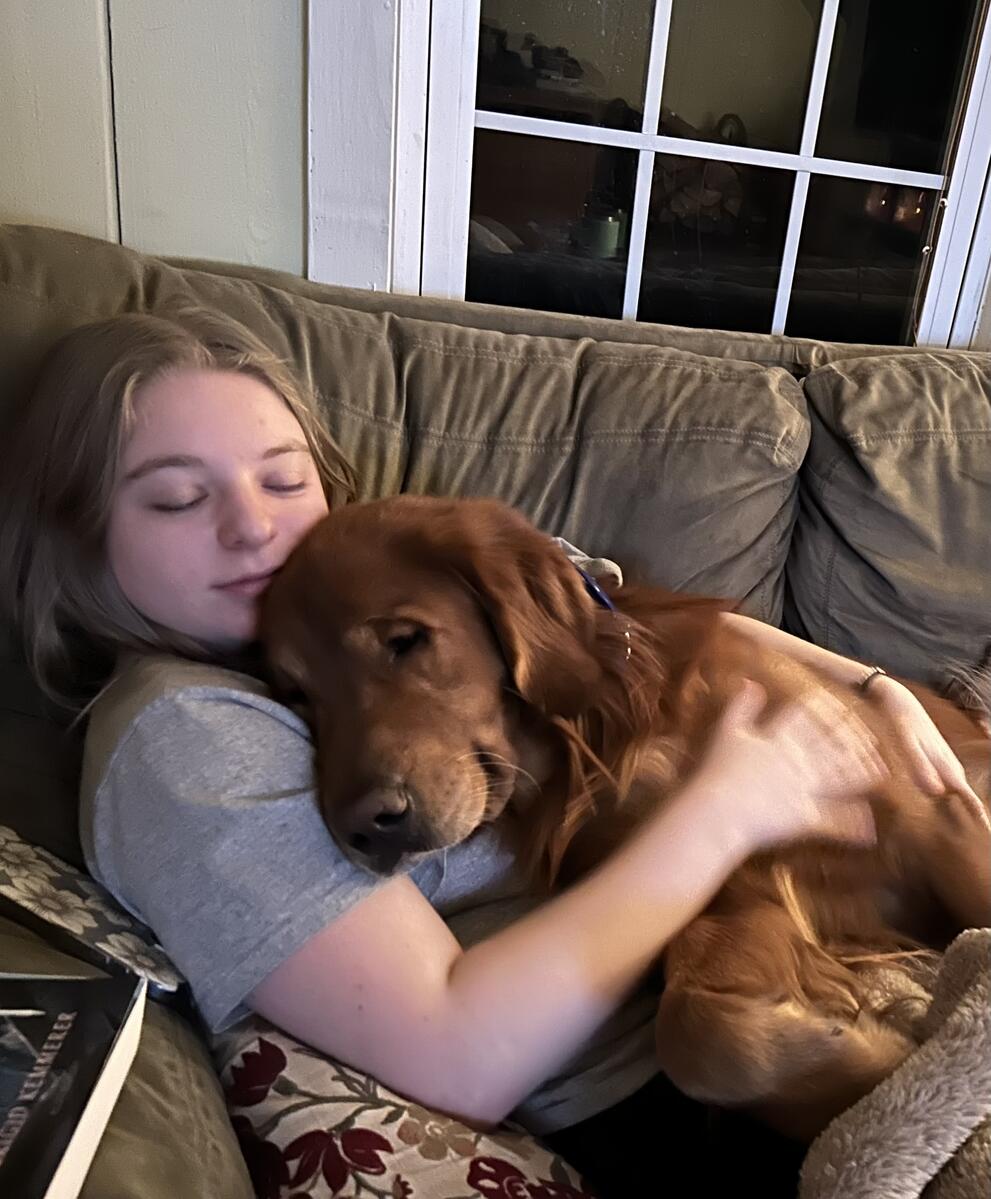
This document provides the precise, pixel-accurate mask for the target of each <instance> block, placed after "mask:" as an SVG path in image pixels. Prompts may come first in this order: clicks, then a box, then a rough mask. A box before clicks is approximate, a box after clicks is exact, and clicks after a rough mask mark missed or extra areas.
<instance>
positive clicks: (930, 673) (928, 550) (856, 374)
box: [787, 352, 991, 687]
mask: <svg viewBox="0 0 991 1199" xmlns="http://www.w3.org/2000/svg"><path fill="white" fill-rule="evenodd" d="M804 389H805V393H806V395H807V397H808V400H809V407H810V409H811V414H812V422H813V436H812V443H811V446H810V448H809V452H808V455H807V457H806V459H805V462H804V464H803V467H802V486H801V516H800V519H799V521H798V524H797V525H796V528H795V535H794V539H793V541H792V548H791V555H790V558H789V561H788V568H787V574H788V585H789V602H788V622H789V624H790V625H792V626H794V628H795V629H796V630H797V631H799V632H801V633H803V634H804V635H805V636H807V637H809V638H810V639H811V640H813V641H815V642H817V643H818V644H820V645H824V646H827V647H828V648H830V649H835V650H837V651H838V652H839V653H843V654H849V655H851V656H853V657H859V658H862V659H864V660H866V661H871V662H881V663H883V664H884V665H885V666H886V667H887V668H888V669H889V670H895V671H898V672H899V673H901V674H903V675H906V676H907V677H909V678H914V679H919V680H921V681H922V682H926V683H929V684H930V685H933V686H936V687H939V686H941V685H942V683H943V682H945V680H946V679H947V677H948V676H949V675H950V674H952V673H954V672H955V671H956V670H958V669H959V668H961V667H962V668H965V669H966V668H969V667H974V666H976V665H977V664H978V662H979V661H980V660H981V659H982V657H983V655H984V653H985V649H986V647H987V646H988V644H989V643H991V354H972V355H959V354H954V353H947V352H943V353H936V352H933V353H925V354H923V353H918V354H914V355H911V356H903V357H885V358H860V359H851V360H848V361H845V362H843V363H836V364H832V365H829V366H825V367H822V368H820V369H818V370H815V371H813V372H812V373H811V374H810V375H809V376H808V378H807V379H806V380H805V382H804Z"/></svg>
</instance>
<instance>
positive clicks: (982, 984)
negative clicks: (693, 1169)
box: [799, 929, 991, 1199]
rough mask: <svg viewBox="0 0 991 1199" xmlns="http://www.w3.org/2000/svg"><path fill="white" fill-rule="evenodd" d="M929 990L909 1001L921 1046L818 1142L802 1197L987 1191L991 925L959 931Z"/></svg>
mask: <svg viewBox="0 0 991 1199" xmlns="http://www.w3.org/2000/svg"><path fill="white" fill-rule="evenodd" d="M931 989H932V995H931V1001H930V996H929V995H928V994H926V993H925V992H921V991H917V992H915V993H914V994H909V995H906V996H905V1001H906V1002H905V1004H904V1005H903V1011H904V1012H906V1013H908V1015H907V1017H906V1018H907V1019H908V1020H909V1021H910V1022H911V1024H912V1025H913V1031H914V1032H915V1034H916V1037H917V1039H918V1040H919V1042H920V1044H919V1048H918V1049H917V1050H916V1051H915V1052H914V1053H913V1054H912V1055H911V1056H910V1057H909V1058H907V1059H906V1061H905V1062H903V1063H902V1065H901V1066H900V1067H899V1068H898V1070H896V1071H895V1073H894V1074H892V1075H891V1077H890V1078H887V1079H885V1081H884V1082H883V1083H881V1084H880V1086H878V1087H876V1088H875V1089H874V1091H872V1092H871V1094H869V1095H867V1096H865V1097H864V1098H863V1099H862V1100H861V1101H860V1102H859V1103H857V1104H856V1105H855V1106H854V1107H852V1108H850V1109H849V1111H846V1112H844V1113H843V1115H842V1116H840V1117H839V1118H838V1119H836V1120H834V1121H833V1123H832V1124H831V1125H830V1126H829V1127H828V1128H827V1129H826V1131H825V1132H823V1133H822V1135H821V1136H820V1137H819V1138H818V1139H817V1140H816V1141H815V1142H814V1143H813V1145H812V1147H811V1148H810V1150H809V1153H808V1156H807V1157H806V1159H805V1164H804V1166H803V1167H802V1181H801V1186H800V1188H799V1199H917V1197H918V1196H924V1199H989V1196H991V929H972V930H971V931H969V932H965V933H962V934H961V935H960V936H959V937H958V938H957V939H956V940H955V941H954V942H953V944H952V945H951V946H950V947H949V949H948V950H947V951H946V953H945V955H944V956H943V959H942V962H941V963H940V967H939V970H938V972H937V974H936V976H935V979H934V981H933V984H932V988H931ZM913 1009H914V1010H913Z"/></svg>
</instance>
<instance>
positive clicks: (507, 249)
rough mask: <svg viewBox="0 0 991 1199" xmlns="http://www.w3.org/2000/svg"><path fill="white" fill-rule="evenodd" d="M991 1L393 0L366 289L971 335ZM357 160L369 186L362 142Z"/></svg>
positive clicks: (983, 265)
mask: <svg viewBox="0 0 991 1199" xmlns="http://www.w3.org/2000/svg"><path fill="white" fill-rule="evenodd" d="M987 8H988V2H987V0H953V2H951V3H949V4H945V5H942V6H938V7H934V6H933V5H931V4H929V3H927V2H926V0H569V3H567V4H562V3H550V2H549V0H541V2H535V0H399V3H398V5H397V9H396V16H395V18H394V22H395V23H394V26H393V31H394V34H395V39H396V41H395V46H394V47H393V53H392V54H391V58H392V62H393V68H394V72H395V77H394V84H395V87H394V92H393V96H394V106H393V112H392V125H391V129H390V132H389V137H390V139H391V140H390V141H389V143H388V146H387V147H386V151H387V152H382V153H380V154H379V161H380V162H381V164H382V165H381V167H380V169H379V174H380V175H383V174H388V177H389V186H390V188H391V191H390V192H389V194H388V197H387V199H385V200H382V201H381V202H380V203H381V204H382V205H383V206H384V207H388V208H389V213H390V214H391V226H389V251H388V254H389V265H388V267H386V266H385V265H382V266H379V265H378V264H379V263H380V260H381V261H382V262H383V263H384V259H383V253H384V252H380V251H379V250H376V252H375V255H373V257H374V258H375V264H376V270H378V272H379V275H378V277H380V278H381V282H376V283H375V284H374V285H376V286H386V287H389V286H392V287H398V288H399V289H401V290H411V291H422V292H424V293H425V294H434V295H444V296H451V297H457V298H461V297H465V298H467V299H469V300H477V301H482V302H490V303H502V304H513V305H518V306H523V307H533V308H546V309H551V310H557V311H562V312H573V313H588V314H595V315H602V316H610V317H624V318H627V319H641V320H653V321H664V322H669V323H673V324H680V325H696V326H702V327H722V328H728V329H741V330H753V331H758V332H778V333H787V334H791V335H797V336H811V337H822V338H835V339H840V340H855V341H872V342H887V343H906V342H911V341H913V340H918V341H922V342H925V343H927V344H960V343H961V342H963V344H967V343H968V342H969V338H970V335H971V333H972V332H973V327H974V324H975V323H976V320H977V311H978V309H979V306H980V300H982V299H983V296H984V294H985V289H986V284H987V277H988V262H989V250H988V244H987V243H988V238H987V236H986V233H985V235H984V236H983V237H976V236H975V233H976V231H978V230H979V229H981V228H984V229H985V230H986V229H987V228H988V227H989V225H991V211H989V209H991V198H987V197H985V184H986V180H987V172H988V162H989V158H991V82H989V79H991V35H989V33H988V31H987ZM312 10H313V6H311V12H312ZM376 19H377V20H378V21H379V22H380V23H381V22H383V21H384V20H385V18H383V17H382V16H379V17H378V18H376ZM390 19H392V18H391V17H390ZM311 25H312V19H311ZM335 32H336V34H337V36H338V39H339V36H340V29H339V28H337V29H336V30H335ZM428 35H429V36H428ZM381 36H382V38H383V39H387V37H388V31H387V30H385V31H382V34H381ZM313 41H314V39H313V36H312V29H311V44H312V43H313ZM388 50H389V47H388V46H386V47H385V48H384V49H380V51H379V53H378V55H377V56H373V55H368V54H366V55H364V56H363V57H364V61H365V62H368V61H369V60H372V61H378V62H379V63H381V62H382V61H383V59H384V58H385V57H386V53H387V52H388ZM312 63H313V58H312V53H311V69H312ZM340 65H341V58H340V57H337V61H336V63H335V64H334V66H335V69H337V68H339V67H340ZM352 70H354V71H359V72H360V71H361V70H362V68H361V67H360V66H356V67H353V68H352ZM313 112H314V108H313V103H312V96H311V121H312V114H313ZM351 141H352V142H355V143H356V144H357V142H356V139H354V138H353V137H352V138H351ZM424 144H425V150H424V149H423V147H424ZM356 155H357V156H356V169H358V170H361V171H364V172H366V173H367V169H368V164H369V163H370V162H372V161H373V155H372V148H371V147H369V146H368V145H366V144H364V143H362V144H361V149H360V151H358V152H356ZM318 158H319V156H318ZM390 162H391V164H392V166H391V173H390V172H389V167H388V164H389V163H390ZM334 167H336V171H337V175H336V178H337V179H340V178H341V177H342V175H344V177H346V172H344V171H342V167H341V161H340V157H339V156H338V157H337V158H336V159H334V160H333V166H331V160H330V159H328V165H327V167H326V168H325V175H326V176H327V177H330V176H331V175H332V173H333V168H334ZM317 173H318V174H319V162H317ZM313 194H314V192H313V188H312V187H311V204H312V196H313ZM366 194H367V192H366ZM982 198H983V207H982ZM319 217H320V213H319V212H317V213H316V214H315V216H311V228H313V227H316V226H315V222H316V221H318V220H319ZM386 224H387V222H385V223H383V222H382V221H380V222H379V223H378V226H377V227H378V228H379V230H380V241H381V240H382V239H383V238H384V234H382V233H381V230H382V229H384V228H386ZM332 258H333V261H335V262H337V261H339V259H340V256H339V255H337V256H336V257H334V256H332ZM397 263H398V264H400V265H399V266H398V267H397V266H396V265H395V264H397ZM317 277H328V276H326V275H324V276H321V275H318V276H317ZM329 277H333V276H329ZM341 281H344V282H352V281H359V280H352V279H350V278H344V279H342V280H341Z"/></svg>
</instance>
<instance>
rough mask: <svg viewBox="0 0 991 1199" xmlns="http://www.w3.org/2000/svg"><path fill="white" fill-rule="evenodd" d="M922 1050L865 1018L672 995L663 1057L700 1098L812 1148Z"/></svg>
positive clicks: (664, 1022) (784, 1003)
mask: <svg viewBox="0 0 991 1199" xmlns="http://www.w3.org/2000/svg"><path fill="white" fill-rule="evenodd" d="M914 1047H915V1046H914V1045H913V1043H912V1042H911V1041H909V1040H908V1039H907V1038H906V1037H904V1036H903V1035H902V1034H901V1033H899V1032H898V1031H896V1030H895V1029H894V1028H891V1027H888V1026H887V1025H885V1024H883V1023H882V1022H881V1021H879V1020H877V1019H876V1018H875V1017H873V1016H872V1015H870V1014H869V1013H867V1012H861V1013H860V1014H859V1015H858V1016H857V1017H856V1018H855V1019H850V1018H845V1017H841V1016H840V1017H837V1016H830V1015H828V1014H824V1013H822V1012H818V1011H816V1009H815V1008H813V1007H811V1006H805V1005H802V1004H800V1003H798V1002H796V1001H795V1000H781V1001H778V1002H774V1001H772V1000H769V999H758V998H755V997H743V996H740V995H732V994H718V993H715V992H712V991H688V990H682V989H681V988H673V989H670V990H668V991H666V992H665V994H664V996H663V998H662V1000H661V1006H660V1009H659V1012H658V1020H657V1049H658V1055H659V1058H660V1062H661V1067H662V1068H663V1070H664V1072H665V1073H666V1074H667V1075H668V1077H669V1078H670V1079H671V1081H672V1082H673V1083H674V1084H675V1086H677V1087H678V1088H679V1090H681V1091H684V1093H685V1094H686V1095H689V1096H690V1097H691V1098H693V1099H697V1100H699V1101H701V1102H705V1103H709V1104H712V1105H714V1106H717V1107H735V1108H744V1109H746V1110H748V1111H750V1112H751V1113H752V1114H753V1115H755V1116H757V1117H758V1118H759V1119H761V1120H763V1121H764V1122H765V1123H767V1124H769V1125H770V1126H771V1127H773V1128H776V1129H777V1130H778V1131H779V1132H782V1133H784V1134H785V1135H787V1136H790V1137H794V1138H796V1139H798V1140H805V1141H811V1140H812V1139H813V1138H814V1137H815V1136H817V1135H818V1133H820V1132H821V1131H822V1130H823V1129H824V1128H825V1127H826V1125H827V1124H829V1123H830V1121H831V1120H833V1119H834V1118H835V1117H836V1116H838V1115H839V1114H840V1113H841V1112H843V1111H845V1110H846V1109H847V1108H848V1107H850V1106H851V1105H852V1104H854V1103H856V1102H857V1100H858V1099H860V1098H862V1096H864V1095H866V1094H867V1093H868V1092H869V1091H870V1090H872V1089H873V1088H874V1087H875V1086H876V1085H877V1084H878V1083H879V1082H881V1081H882V1080H883V1079H885V1078H887V1077H888V1075H889V1074H891V1073H892V1071H893V1070H894V1069H895V1068H896V1067H897V1066H899V1065H900V1064H901V1063H902V1062H903V1061H904V1060H905V1058H906V1057H907V1056H908V1054H909V1053H911V1051H912V1050H913V1049H914Z"/></svg>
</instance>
